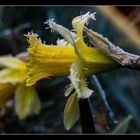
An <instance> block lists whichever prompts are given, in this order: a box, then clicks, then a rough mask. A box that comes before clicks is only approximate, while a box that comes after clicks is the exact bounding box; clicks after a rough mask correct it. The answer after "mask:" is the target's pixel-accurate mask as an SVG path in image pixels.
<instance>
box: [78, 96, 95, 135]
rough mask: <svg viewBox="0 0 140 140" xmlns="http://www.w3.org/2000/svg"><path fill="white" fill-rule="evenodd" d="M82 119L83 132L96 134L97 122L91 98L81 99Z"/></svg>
mask: <svg viewBox="0 0 140 140" xmlns="http://www.w3.org/2000/svg"><path fill="white" fill-rule="evenodd" d="M79 109H80V120H81V126H82V133H83V134H94V133H95V124H94V119H93V115H92V111H91V106H90V101H89V99H80V100H79Z"/></svg>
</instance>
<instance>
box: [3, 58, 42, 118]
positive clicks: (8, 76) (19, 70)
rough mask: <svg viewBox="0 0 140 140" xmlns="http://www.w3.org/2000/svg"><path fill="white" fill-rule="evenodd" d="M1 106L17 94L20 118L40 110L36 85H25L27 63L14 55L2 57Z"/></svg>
mask: <svg viewBox="0 0 140 140" xmlns="http://www.w3.org/2000/svg"><path fill="white" fill-rule="evenodd" d="M0 67H1V68H2V69H1V70H0V108H4V107H5V105H6V102H7V100H8V99H9V98H10V97H12V96H13V95H14V94H15V110H16V113H17V114H18V116H19V118H20V119H24V118H25V117H26V116H27V115H28V114H29V113H30V112H34V113H38V112H39V111H40V101H39V98H38V96H37V93H36V91H35V88H34V86H31V87H27V86H25V80H26V75H27V68H26V63H25V62H24V61H21V60H20V59H18V58H16V57H13V56H10V55H9V56H1V57H0Z"/></svg>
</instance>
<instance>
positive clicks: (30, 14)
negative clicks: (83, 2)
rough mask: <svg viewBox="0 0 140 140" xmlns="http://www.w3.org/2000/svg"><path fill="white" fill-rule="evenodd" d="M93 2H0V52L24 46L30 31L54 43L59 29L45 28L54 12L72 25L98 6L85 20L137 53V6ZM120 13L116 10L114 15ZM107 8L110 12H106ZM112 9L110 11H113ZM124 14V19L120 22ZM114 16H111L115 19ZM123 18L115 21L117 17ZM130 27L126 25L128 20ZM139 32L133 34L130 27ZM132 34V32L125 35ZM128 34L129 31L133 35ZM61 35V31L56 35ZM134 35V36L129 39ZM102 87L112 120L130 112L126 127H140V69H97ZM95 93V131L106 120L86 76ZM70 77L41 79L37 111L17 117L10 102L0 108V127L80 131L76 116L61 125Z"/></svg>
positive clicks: (59, 19) (6, 130)
mask: <svg viewBox="0 0 140 140" xmlns="http://www.w3.org/2000/svg"><path fill="white" fill-rule="evenodd" d="M102 8H104V7H103V6H101V7H94V6H84V7H81V6H24V7H23V6H22V7H21V6H12V7H10V6H7V7H6V6H1V7H0V55H7V54H12V55H16V54H18V53H20V52H24V51H26V49H27V47H28V44H27V41H26V38H25V37H24V34H27V33H28V31H32V30H33V32H35V33H38V34H39V36H40V37H41V39H42V40H43V41H45V42H46V44H55V43H56V40H57V38H58V34H56V33H51V32H50V30H49V29H47V30H46V29H45V27H46V25H45V24H44V22H45V21H46V20H48V19H49V18H53V19H54V20H55V22H57V23H59V24H61V25H63V26H65V27H67V28H69V29H72V26H71V20H72V19H73V18H74V17H75V16H78V15H81V14H84V13H86V12H88V11H90V12H96V21H91V22H89V27H90V28H92V29H93V30H94V31H96V32H99V33H101V34H103V36H105V37H107V38H108V39H109V40H110V41H111V42H112V43H114V44H115V45H118V46H120V47H122V48H123V49H125V50H126V51H128V52H133V53H136V54H139V55H140V41H139V40H138V39H136V38H139V37H140V34H139V31H140V8H139V7H134V6H131V7H123V6H121V7H107V8H106V9H104V10H105V11H104V10H102ZM112 10H113V11H114V12H115V13H119V16H114V15H113V13H112ZM106 13H110V15H108V14H106ZM111 13H112V14H111ZM123 19H125V20H126V21H127V22H125V23H123V22H121V21H123ZM114 21H115V22H114ZM119 22H120V23H122V24H121V26H118V23H119ZM129 25H131V26H130V28H129V29H130V30H125V27H126V26H129ZM135 30H136V31H137V32H138V33H137V34H134V31H135ZM129 34H130V35H129ZM131 36H132V37H131ZM59 37H60V36H59ZM132 38H134V39H132ZM97 77H98V79H99V81H100V83H101V85H102V87H103V89H104V90H105V92H106V96H107V100H108V103H109V105H110V107H111V109H112V111H113V112H114V114H115V118H116V120H118V122H119V121H121V120H122V119H123V118H124V117H126V116H127V115H128V114H131V115H132V116H133V120H132V121H131V123H130V125H129V127H128V130H127V133H139V132H140V119H139V118H140V84H139V80H140V74H139V72H138V71H134V70H129V69H120V70H114V71H111V72H109V73H106V74H102V75H97ZM89 81H90V86H91V88H93V89H94V91H95V92H94V94H93V95H92V96H91V105H92V109H93V112H94V115H95V124H96V129H97V133H106V132H107V130H108V127H107V122H106V118H105V114H104V110H103V106H102V102H101V99H100V97H99V95H98V90H97V88H96V85H95V82H94V81H92V78H91V79H89ZM69 83H70V81H69V80H68V78H67V77H55V78H51V79H43V80H40V81H39V82H38V83H37V85H36V89H37V91H38V94H39V97H40V99H41V102H42V110H41V113H40V114H39V115H33V114H31V115H29V116H28V117H27V118H26V119H25V120H23V121H20V120H19V119H18V117H17V115H16V114H15V111H14V105H13V104H12V105H11V106H9V108H8V109H7V110H6V111H3V110H1V111H0V133H27V134H29V133H37V134H40V133H42V134H44V133H45V134H51V133H55V134H58V133H65V134H70V133H76V134H80V133H81V126H80V121H78V122H77V123H76V125H75V126H74V127H73V128H72V129H71V130H70V131H66V130H65V129H64V126H63V111H64V107H65V104H66V101H67V97H64V91H65V90H66V86H67V85H68V84H69Z"/></svg>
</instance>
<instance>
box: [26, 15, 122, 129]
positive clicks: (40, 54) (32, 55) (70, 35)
mask: <svg viewBox="0 0 140 140" xmlns="http://www.w3.org/2000/svg"><path fill="white" fill-rule="evenodd" d="M94 16H95V14H94V13H93V14H90V13H87V14H85V15H81V16H78V17H76V18H74V19H73V20H72V25H73V28H74V31H75V32H71V31H69V30H68V29H66V28H65V27H63V26H61V25H58V24H56V23H55V22H53V21H52V20H49V21H47V24H48V25H49V27H50V28H52V29H53V30H54V31H57V32H58V33H60V34H61V35H62V36H63V37H64V39H63V40H59V41H57V45H46V44H43V43H42V42H41V40H40V39H38V35H36V34H33V33H30V34H28V35H27V38H28V43H29V45H30V46H29V48H28V53H29V59H30V60H29V62H28V64H27V67H28V76H27V80H26V85H27V86H31V85H34V84H35V83H36V82H37V81H38V80H40V79H42V78H47V77H49V76H69V79H70V80H71V84H70V87H69V88H68V90H67V91H66V93H65V95H67V96H68V95H69V94H70V93H71V92H72V91H73V89H75V92H74V94H72V95H70V97H69V99H68V102H67V104H66V107H65V110H64V125H65V128H66V129H67V130H68V129H70V128H71V127H72V126H73V125H74V123H75V122H76V121H77V120H78V118H79V107H78V99H79V98H88V97H89V96H90V95H91V94H92V93H93V91H92V90H91V89H89V88H88V87H87V83H86V78H87V77H88V76H91V75H94V74H100V73H104V72H107V71H110V70H112V69H116V68H119V67H120V66H121V65H120V64H119V63H118V62H116V61H115V60H113V59H112V58H110V57H108V56H107V55H105V54H104V53H102V51H100V50H99V49H98V48H96V46H95V47H90V46H87V45H86V43H85V41H84V37H83V30H84V25H85V23H87V21H88V20H89V19H93V20H94V19H95V17H94Z"/></svg>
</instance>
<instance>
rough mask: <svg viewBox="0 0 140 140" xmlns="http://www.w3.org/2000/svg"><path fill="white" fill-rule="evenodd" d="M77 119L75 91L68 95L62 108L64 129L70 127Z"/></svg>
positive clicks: (77, 109) (77, 110) (77, 106)
mask: <svg viewBox="0 0 140 140" xmlns="http://www.w3.org/2000/svg"><path fill="white" fill-rule="evenodd" d="M78 119H79V105H78V98H77V93H73V94H72V95H71V96H70V97H69V99H68V101H67V103H66V106H65V109H64V126H65V129H67V130H69V129H71V128H72V127H73V125H74V124H75V122H76V121H77V120H78Z"/></svg>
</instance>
